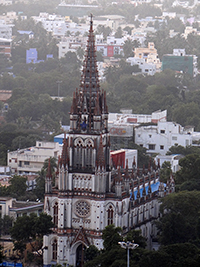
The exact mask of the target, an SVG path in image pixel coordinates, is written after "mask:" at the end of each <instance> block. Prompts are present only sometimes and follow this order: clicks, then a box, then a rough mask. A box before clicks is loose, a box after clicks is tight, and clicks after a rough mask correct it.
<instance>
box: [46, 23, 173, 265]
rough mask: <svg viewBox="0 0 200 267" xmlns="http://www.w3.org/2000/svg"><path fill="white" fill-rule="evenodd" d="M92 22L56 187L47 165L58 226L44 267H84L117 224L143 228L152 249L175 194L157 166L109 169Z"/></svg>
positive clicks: (49, 204)
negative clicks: (165, 200)
mask: <svg viewBox="0 0 200 267" xmlns="http://www.w3.org/2000/svg"><path fill="white" fill-rule="evenodd" d="M95 51H96V48H95V41H94V32H93V21H92V18H91V21H90V30H89V35H88V45H87V49H86V57H85V61H84V66H83V72H82V78H81V82H80V88H79V90H76V92H75V93H74V95H73V101H72V106H71V110H70V131H69V136H68V138H67V139H66V138H64V142H63V150H62V155H61V157H60V158H59V161H58V172H57V176H56V179H55V184H54V183H53V181H52V175H51V171H50V170H51V166H50V164H49V168H48V172H47V176H46V180H45V202H44V211H45V212H46V213H47V214H49V215H51V216H52V218H53V222H54V225H55V227H54V229H53V232H52V233H51V234H49V235H46V236H44V238H43V240H44V242H43V247H45V248H46V249H44V253H43V263H44V267H50V266H52V265H55V264H56V263H58V264H61V265H65V264H66V265H67V264H69V265H72V266H83V261H84V255H83V253H84V248H86V247H88V246H89V245H95V246H96V247H97V248H98V249H102V248H103V240H102V231H103V230H104V228H105V227H106V226H107V225H111V224H114V225H115V226H119V227H121V228H122V229H123V233H122V235H123V236H125V235H126V234H127V232H128V231H130V229H140V230H141V232H142V235H143V236H144V237H145V238H146V240H147V246H148V248H151V247H152V246H151V245H152V242H151V241H152V238H153V237H155V236H156V235H157V229H156V226H155V224H154V221H155V220H156V219H157V218H158V217H159V205H160V202H159V201H158V197H164V196H165V195H166V194H169V193H171V192H174V181H173V180H171V181H170V183H169V187H166V188H165V186H164V185H163V184H162V183H160V181H159V166H158V167H157V168H155V169H153V168H149V170H143V171H142V170H139V169H137V168H136V164H135V161H134V159H132V164H131V166H132V167H131V168H130V169H129V166H128V160H127V161H126V166H125V168H120V166H119V165H118V164H117V165H118V167H117V169H116V168H111V162H110V136H109V132H108V108H107V104H106V93H105V92H104V91H103V90H101V89H100V85H99V80H98V71H97V65H96V55H95Z"/></svg>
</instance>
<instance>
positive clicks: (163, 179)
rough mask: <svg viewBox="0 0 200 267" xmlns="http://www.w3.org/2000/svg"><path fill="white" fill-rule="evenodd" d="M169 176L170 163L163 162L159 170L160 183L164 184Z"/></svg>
mask: <svg viewBox="0 0 200 267" xmlns="http://www.w3.org/2000/svg"><path fill="white" fill-rule="evenodd" d="M170 174H171V163H170V162H169V161H165V162H163V164H162V168H161V170H160V181H161V182H163V183H166V182H167V181H168V180H169V178H170Z"/></svg>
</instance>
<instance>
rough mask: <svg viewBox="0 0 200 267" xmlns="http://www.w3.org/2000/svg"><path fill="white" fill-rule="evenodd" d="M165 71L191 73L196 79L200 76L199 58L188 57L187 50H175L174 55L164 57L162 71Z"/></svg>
mask: <svg viewBox="0 0 200 267" xmlns="http://www.w3.org/2000/svg"><path fill="white" fill-rule="evenodd" d="M165 69H171V70H174V71H177V72H181V73H189V74H190V75H191V76H192V77H196V76H197V74H198V69H197V56H195V55H186V53H185V49H173V54H167V55H163V58H162V70H165Z"/></svg>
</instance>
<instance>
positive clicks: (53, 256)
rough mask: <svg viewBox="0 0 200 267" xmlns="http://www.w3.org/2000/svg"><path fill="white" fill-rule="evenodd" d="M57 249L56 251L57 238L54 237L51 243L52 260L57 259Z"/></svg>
mask: <svg viewBox="0 0 200 267" xmlns="http://www.w3.org/2000/svg"><path fill="white" fill-rule="evenodd" d="M57 251H58V244H57V240H56V239H54V241H53V244H52V260H55V261H56V260H57Z"/></svg>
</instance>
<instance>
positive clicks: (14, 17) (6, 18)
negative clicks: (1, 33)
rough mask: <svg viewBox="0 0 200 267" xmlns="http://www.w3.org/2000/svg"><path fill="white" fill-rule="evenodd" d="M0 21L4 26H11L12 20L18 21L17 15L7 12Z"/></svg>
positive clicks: (13, 12) (0, 17)
mask: <svg viewBox="0 0 200 267" xmlns="http://www.w3.org/2000/svg"><path fill="white" fill-rule="evenodd" d="M0 20H4V21H5V23H6V24H13V22H14V20H18V15H17V13H16V12H15V11H9V12H7V13H6V14H5V13H4V14H3V15H1V16H0Z"/></svg>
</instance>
